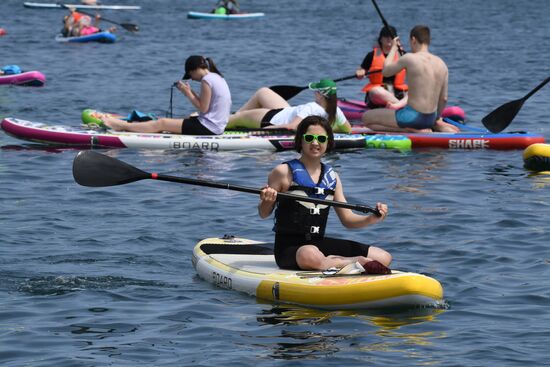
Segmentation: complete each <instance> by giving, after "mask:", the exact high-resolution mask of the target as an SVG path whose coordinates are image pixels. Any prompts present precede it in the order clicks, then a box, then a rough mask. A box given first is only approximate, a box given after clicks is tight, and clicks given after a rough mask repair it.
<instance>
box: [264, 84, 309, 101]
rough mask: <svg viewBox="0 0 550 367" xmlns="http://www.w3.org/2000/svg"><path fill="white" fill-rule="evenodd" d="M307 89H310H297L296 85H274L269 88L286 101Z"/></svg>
mask: <svg viewBox="0 0 550 367" xmlns="http://www.w3.org/2000/svg"><path fill="white" fill-rule="evenodd" d="M307 88H308V87H297V86H295V85H274V86H271V87H269V89H271V90H272V91H274V92H275V93H277V94H278V95H280V96H281V97H283V98H284V99H285V100H289V99H291V98H292V97H294V96H295V95H297V94H298V93H300V92H301V91H303V90H305V89H307Z"/></svg>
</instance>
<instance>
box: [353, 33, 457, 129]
mask: <svg viewBox="0 0 550 367" xmlns="http://www.w3.org/2000/svg"><path fill="white" fill-rule="evenodd" d="M409 42H410V45H411V49H412V53H408V54H405V55H403V56H401V57H400V58H398V59H395V55H396V54H397V49H398V47H399V38H398V37H396V38H394V39H393V40H392V46H391V50H390V53H389V54H388V56H387V57H386V59H385V61H384V69H383V71H382V74H383V75H384V76H392V75H396V74H397V73H399V72H401V71H402V70H406V71H407V82H408V85H409V91H408V100H407V105H406V106H405V107H403V108H401V109H399V110H397V111H395V110H392V109H389V108H379V109H374V110H368V111H366V112H365V113H364V114H363V116H362V121H363V123H364V124H365V126H367V127H368V128H371V129H373V130H376V131H405V132H432V130H434V131H444V132H453V133H454V132H458V128H457V127H455V126H453V125H451V124H448V123H446V122H443V120H442V119H441V118H440V115H441V112H442V111H443V109H444V108H445V104H446V103H447V90H448V79H449V72H448V69H447V65H446V64H445V62H444V61H443V60H442V59H441V58H439V57H438V56H436V55H434V54H432V53H430V51H429V50H428V47H429V45H430V28H428V27H427V26H425V25H417V26H415V27H413V28H412V30H411V32H410V36H409Z"/></svg>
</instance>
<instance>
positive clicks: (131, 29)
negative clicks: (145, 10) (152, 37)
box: [120, 23, 139, 32]
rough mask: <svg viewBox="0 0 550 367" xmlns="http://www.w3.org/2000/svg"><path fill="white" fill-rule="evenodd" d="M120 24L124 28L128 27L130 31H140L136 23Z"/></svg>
mask: <svg viewBox="0 0 550 367" xmlns="http://www.w3.org/2000/svg"><path fill="white" fill-rule="evenodd" d="M120 26H121V27H122V28H124V29H126V30H127V31H130V32H137V31H139V27H138V26H137V25H136V24H132V23H120Z"/></svg>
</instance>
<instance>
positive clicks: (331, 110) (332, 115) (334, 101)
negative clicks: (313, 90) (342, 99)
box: [323, 93, 338, 126]
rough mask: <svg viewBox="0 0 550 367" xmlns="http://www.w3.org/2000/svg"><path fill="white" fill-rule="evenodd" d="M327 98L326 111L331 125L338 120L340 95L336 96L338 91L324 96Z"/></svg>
mask: <svg viewBox="0 0 550 367" xmlns="http://www.w3.org/2000/svg"><path fill="white" fill-rule="evenodd" d="M323 97H325V99H326V100H327V108H326V109H325V111H326V112H327V115H328V118H327V120H328V123H329V124H330V126H333V125H334V123H335V122H336V107H337V106H338V97H337V96H336V93H334V94H331V95H330V96H323Z"/></svg>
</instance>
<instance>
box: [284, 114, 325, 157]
mask: <svg viewBox="0 0 550 367" xmlns="http://www.w3.org/2000/svg"><path fill="white" fill-rule="evenodd" d="M315 125H318V126H321V127H322V128H323V129H325V131H326V132H327V135H328V142H327V153H328V152H330V151H332V148H333V147H334V133H333V132H332V127H331V126H330V124H329V123H328V121H327V120H326V119H325V118H323V117H321V116H308V117H306V118H305V119H303V120H302V121H301V122H300V124H299V125H298V127H297V128H296V136H295V137H294V149H295V150H296V151H297V152H298V153H300V152H302V139H303V135H304V134H305V133H306V132H307V129H308V128H309V127H310V126H315Z"/></svg>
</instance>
